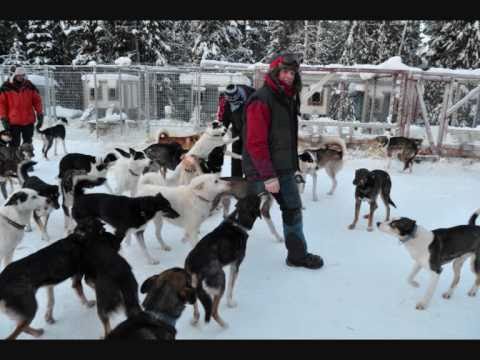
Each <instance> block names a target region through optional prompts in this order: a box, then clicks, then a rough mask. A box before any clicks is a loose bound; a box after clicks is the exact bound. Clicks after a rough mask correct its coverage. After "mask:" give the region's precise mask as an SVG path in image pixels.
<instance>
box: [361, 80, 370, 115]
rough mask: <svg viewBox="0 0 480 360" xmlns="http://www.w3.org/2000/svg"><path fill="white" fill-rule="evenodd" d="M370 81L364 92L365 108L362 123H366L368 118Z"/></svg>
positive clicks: (366, 83)
mask: <svg viewBox="0 0 480 360" xmlns="http://www.w3.org/2000/svg"><path fill="white" fill-rule="evenodd" d="M369 84H370V80H367V81H366V82H365V89H364V91H363V107H362V120H361V122H362V123H364V122H366V117H367V108H368V91H369V89H368V88H369Z"/></svg>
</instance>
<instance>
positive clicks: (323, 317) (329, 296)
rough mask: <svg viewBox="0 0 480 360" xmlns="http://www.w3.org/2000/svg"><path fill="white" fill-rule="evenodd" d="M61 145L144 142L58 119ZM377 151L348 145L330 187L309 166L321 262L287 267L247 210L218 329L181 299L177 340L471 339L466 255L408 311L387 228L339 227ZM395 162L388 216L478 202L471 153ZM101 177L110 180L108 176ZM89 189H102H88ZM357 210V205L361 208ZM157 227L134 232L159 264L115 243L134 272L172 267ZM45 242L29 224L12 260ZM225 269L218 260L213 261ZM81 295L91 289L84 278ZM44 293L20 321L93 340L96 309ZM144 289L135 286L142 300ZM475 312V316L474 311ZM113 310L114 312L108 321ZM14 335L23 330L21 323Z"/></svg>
mask: <svg viewBox="0 0 480 360" xmlns="http://www.w3.org/2000/svg"><path fill="white" fill-rule="evenodd" d="M35 136H36V138H35V139H34V145H35V148H36V150H37V159H36V160H37V161H38V165H36V166H35V173H34V174H35V175H37V176H39V177H41V178H42V179H44V180H45V181H47V182H50V183H52V184H56V183H57V180H56V179H55V177H56V175H57V173H58V161H59V160H60V158H61V157H62V155H58V156H54V155H53V151H51V160H50V161H45V160H43V159H40V152H39V149H40V148H41V141H40V139H39V138H38V134H36V135H35ZM66 144H67V148H68V150H69V151H70V152H81V153H85V154H92V155H102V154H105V153H106V152H107V151H109V150H111V149H113V148H114V147H116V146H120V147H126V146H132V147H134V148H136V149H143V148H144V147H146V146H147V143H146V142H145V137H144V132H143V131H139V132H134V131H131V132H129V134H128V138H121V137H117V138H114V137H101V138H100V139H99V140H96V137H95V134H89V133H88V131H87V130H85V129H77V128H75V127H69V128H68V129H67V140H66ZM384 164H385V160H384V159H374V158H366V157H365V156H364V154H363V153H360V152H352V151H350V152H349V154H348V155H347V157H346V162H345V166H344V169H343V170H342V171H341V172H340V173H339V175H338V187H337V190H336V192H335V194H334V195H333V196H328V195H326V192H327V191H328V189H329V188H330V181H329V179H328V178H327V177H326V175H325V173H324V172H323V171H321V173H320V176H319V201H318V202H313V201H312V196H311V179H310V178H308V179H307V188H306V191H305V194H304V195H303V201H304V205H305V207H306V209H305V210H304V228H305V234H306V238H307V242H308V247H309V251H311V252H314V253H318V254H320V255H321V256H322V257H324V259H325V264H326V265H325V267H324V268H323V269H321V270H316V271H312V270H306V269H297V268H289V267H287V266H286V265H285V256H286V250H285V246H284V244H281V243H275V242H274V241H273V239H272V235H271V234H270V232H269V230H268V227H267V225H266V223H265V222H264V221H263V220H258V221H257V223H256V224H255V226H254V228H253V230H252V231H251V234H250V238H249V240H248V247H247V254H246V258H245V260H244V262H243V263H242V265H241V267H240V274H239V277H238V280H237V284H236V288H235V292H234V297H235V299H236V301H237V302H238V306H237V307H236V308H228V307H227V306H226V300H225V297H224V298H223V299H222V302H221V304H220V314H221V315H222V317H223V318H224V319H225V321H227V322H228V323H229V325H230V326H229V328H227V329H221V328H220V327H219V326H218V325H217V324H216V323H215V322H214V321H213V320H212V322H211V323H210V324H204V323H203V309H201V311H202V320H201V324H200V325H199V327H193V326H191V325H190V322H189V321H190V319H191V317H192V311H193V309H192V307H191V306H187V308H186V310H185V312H184V313H183V315H182V317H181V318H180V320H179V321H178V323H177V331H178V334H177V338H178V339H479V337H480V336H479V334H480V323H479V322H478V321H476V320H475V319H476V318H477V315H478V305H479V298H478V296H477V297H476V298H471V297H469V296H467V294H466V293H467V291H468V289H469V288H470V287H471V285H472V283H473V281H474V276H473V275H472V273H471V271H470V264H469V263H468V262H467V263H466V264H465V265H464V269H463V271H462V278H461V280H460V283H459V285H458V288H457V290H456V292H455V294H454V295H453V297H452V298H451V299H450V300H445V299H443V298H442V297H441V294H442V292H443V291H445V290H446V289H447V288H448V286H449V285H450V282H451V280H452V276H453V275H452V271H451V266H450V265H446V266H445V267H444V271H443V272H442V274H441V276H440V281H439V284H438V287H437V289H436V292H435V294H434V296H433V298H432V301H431V304H430V307H429V308H428V309H427V310H425V311H418V310H415V304H416V302H417V301H418V300H419V298H420V297H421V296H423V294H424V293H425V291H426V286H427V284H428V274H427V273H425V272H423V271H422V272H420V274H419V275H418V281H419V282H420V284H421V287H420V288H419V289H416V288H413V287H411V286H410V285H408V283H407V281H406V279H407V276H408V274H409V272H410V270H411V268H412V266H413V262H412V259H411V258H410V256H409V255H408V253H407V251H406V249H405V248H404V247H403V246H402V245H400V243H399V241H398V240H397V239H395V238H393V237H390V236H388V235H386V234H383V233H381V232H379V231H378V230H375V231H373V232H371V233H370V232H367V231H366V220H364V219H361V220H360V221H359V223H358V225H357V228H356V229H355V230H348V229H347V226H348V224H350V223H351V221H352V218H353V212H354V199H353V194H354V187H353V185H352V179H353V175H354V171H355V169H357V168H360V167H367V168H369V169H374V168H380V169H381V168H383V166H384ZM400 169H401V164H400V163H398V162H395V161H394V162H393V163H392V169H391V170H390V175H391V177H392V182H393V187H392V192H391V197H392V199H393V201H394V202H395V203H396V204H397V207H398V208H397V209H395V208H392V216H408V217H410V218H413V219H415V220H417V222H418V223H419V224H421V225H422V226H424V227H426V228H429V229H432V228H436V227H447V226H454V225H458V224H465V223H466V222H467V220H468V218H469V216H470V215H471V214H472V212H473V211H474V210H476V209H477V208H478V207H479V206H480V204H479V202H478V197H477V196H474V194H475V193H476V192H475V191H476V189H478V188H479V187H480V163H478V162H476V163H473V164H471V163H470V161H469V160H463V161H462V160H455V161H447V160H440V161H438V162H435V163H421V164H415V165H414V168H413V173H412V174H408V173H401V172H400ZM224 174H229V160H228V158H227V160H226V161H225V166H224ZM111 181H112V184H113V183H114V180H111ZM95 191H102V192H103V191H106V190H105V188H103V187H101V188H97V189H95ZM366 211H367V208H366V205H365V204H363V207H362V214H363V213H365V212H366ZM384 214H385V211H384V207H383V204H382V203H381V202H380V204H379V209H378V211H377V213H376V217H375V221H381V220H383V217H384ZM272 219H273V221H274V223H275V225H276V227H277V229H278V230H281V227H282V225H281V216H280V212H279V209H278V206H277V205H276V204H274V206H273V208H272ZM221 220H222V219H221V215H220V214H217V215H215V216H214V217H212V218H210V219H208V220H207V221H206V222H205V223H204V224H203V225H202V227H201V234H202V235H205V234H206V233H207V232H209V231H211V230H212V229H213V228H214V227H215V226H216V225H217V224H219V222H220V221H221ZM48 229H49V233H50V235H51V238H52V239H59V238H61V237H62V236H63V215H62V211H61V210H57V211H54V212H53V214H52V216H51V219H50V223H49V226H48ZM163 232H164V238H165V239H167V242H168V243H169V244H170V245H171V246H172V251H170V252H164V251H161V250H160V248H159V244H158V243H157V241H156V240H155V238H154V232H153V228H152V227H151V226H149V227H148V229H147V231H146V233H145V240H146V243H147V246H148V247H149V250H150V251H151V253H152V255H153V256H156V257H158V258H159V259H160V264H159V265H155V266H152V265H147V264H146V261H145V259H144V257H143V256H142V254H141V252H140V249H139V246H138V244H137V243H136V242H132V245H130V246H124V247H123V249H122V251H121V254H122V255H123V256H124V257H125V258H126V259H127V261H128V262H129V263H130V264H131V266H132V269H133V272H134V274H135V276H136V279H137V281H138V282H139V284H141V283H142V282H143V281H144V280H145V279H146V278H147V277H149V276H150V275H152V274H155V273H159V272H161V271H163V270H165V269H167V268H170V267H173V266H183V263H184V259H185V257H186V255H187V254H188V252H189V250H190V247H189V245H188V244H184V243H182V242H181V241H180V239H181V237H182V235H183V233H182V231H181V230H180V229H179V228H176V227H173V226H172V225H170V224H169V223H166V224H165V225H164V227H163ZM44 246H46V244H45V243H44V242H42V240H40V235H39V232H38V230H37V229H36V227H34V231H33V232H31V233H26V236H25V238H24V240H23V241H22V243H21V244H20V245H19V247H18V248H17V250H16V252H15V254H14V259H19V258H21V257H23V256H26V255H28V254H30V253H32V252H34V251H36V250H37V249H39V248H42V247H44ZM225 270H226V272H228V268H226V269H225ZM85 292H86V296H87V298H89V299H93V298H94V292H93V291H92V290H91V289H90V288H89V287H88V286H85ZM55 295H56V303H55V309H54V317H55V318H56V320H57V322H56V323H55V324H53V325H49V324H46V323H45V320H44V318H43V314H44V312H45V308H46V291H45V290H44V289H40V290H39V291H38V293H37V300H38V302H39V309H38V311H37V314H36V317H35V319H34V321H33V323H32V326H33V327H43V328H44V329H45V334H44V335H43V336H42V338H41V339H98V338H100V336H101V335H102V334H103V328H102V326H101V322H100V320H99V319H98V316H97V314H96V309H95V308H91V309H88V308H86V307H85V306H82V305H81V304H80V302H79V300H78V298H77V297H76V295H75V294H74V291H73V290H72V288H71V282H70V281H65V282H63V283H62V284H60V285H59V286H57V287H56V288H55ZM143 298H144V295H143V294H140V299H141V300H143ZM475 314H477V315H475ZM123 319H124V317H123V314H119V315H117V316H116V317H115V318H114V319H113V321H112V324H113V325H114V326H115V325H116V324H118V323H119V322H120V321H122V320H123ZM13 328H14V324H13V322H12V321H11V320H10V319H8V318H7V317H6V316H5V315H4V314H3V313H0V338H5V337H6V336H7V335H8V334H9V333H10V332H11V331H12V330H13ZM19 338H20V339H32V337H31V336H30V335H28V334H21V335H20V337H19Z"/></svg>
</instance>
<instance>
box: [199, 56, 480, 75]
mask: <svg viewBox="0 0 480 360" xmlns="http://www.w3.org/2000/svg"><path fill="white" fill-rule="evenodd" d="M201 65H202V66H206V67H217V68H227V67H232V68H244V69H246V70H253V69H255V68H257V67H265V68H267V67H268V64H264V63H256V64H243V63H229V62H226V61H213V60H205V61H202V63H201ZM301 68H302V70H309V69H310V70H311V71H315V70H316V71H318V70H320V69H321V68H324V69H329V68H341V69H345V70H347V69H352V70H353V69H355V70H357V71H358V70H361V69H365V70H375V72H378V71H379V70H380V71H381V70H385V72H391V71H410V72H413V73H416V74H422V75H432V76H439V75H441V76H453V77H455V76H463V77H473V78H476V77H480V69H446V68H430V69H428V70H422V69H420V68H417V67H413V66H408V65H406V64H404V63H403V62H402V59H401V57H400V56H393V57H391V58H389V59H388V60H386V61H384V62H383V63H381V64H378V65H373V64H355V65H343V64H328V65H323V64H317V65H307V64H302V65H301ZM360 76H361V77H362V79H365V80H366V79H368V78H371V77H372V76H373V75H372V73H367V72H365V73H360Z"/></svg>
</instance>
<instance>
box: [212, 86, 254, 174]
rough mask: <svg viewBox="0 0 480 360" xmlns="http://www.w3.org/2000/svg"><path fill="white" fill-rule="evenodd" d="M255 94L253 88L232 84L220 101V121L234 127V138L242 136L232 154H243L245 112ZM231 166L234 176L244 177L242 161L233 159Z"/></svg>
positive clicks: (233, 145) (233, 147) (235, 144)
mask: <svg viewBox="0 0 480 360" xmlns="http://www.w3.org/2000/svg"><path fill="white" fill-rule="evenodd" d="M254 92H255V88H253V87H251V86H248V85H236V84H230V85H228V86H227V87H226V88H225V92H224V93H222V94H221V95H220V98H219V101H218V113H217V117H218V120H219V121H220V122H222V124H223V125H224V126H225V127H226V128H228V127H229V126H231V127H232V137H237V136H240V139H239V140H237V141H235V142H234V143H233V144H232V152H234V153H236V154H242V149H243V141H242V127H243V110H244V107H245V103H246V102H247V100H248V98H249V96H250V95H251V94H253V93H254ZM231 164H232V166H231V169H232V172H231V174H232V176H239V177H242V176H243V172H242V161H241V160H239V159H234V158H232V161H231Z"/></svg>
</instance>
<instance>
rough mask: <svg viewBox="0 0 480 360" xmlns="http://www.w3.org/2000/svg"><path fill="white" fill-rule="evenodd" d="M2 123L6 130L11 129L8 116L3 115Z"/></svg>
mask: <svg viewBox="0 0 480 360" xmlns="http://www.w3.org/2000/svg"><path fill="white" fill-rule="evenodd" d="M2 125H3V129H4V130H9V129H10V124H9V123H8V119H7V118H6V117H2Z"/></svg>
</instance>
